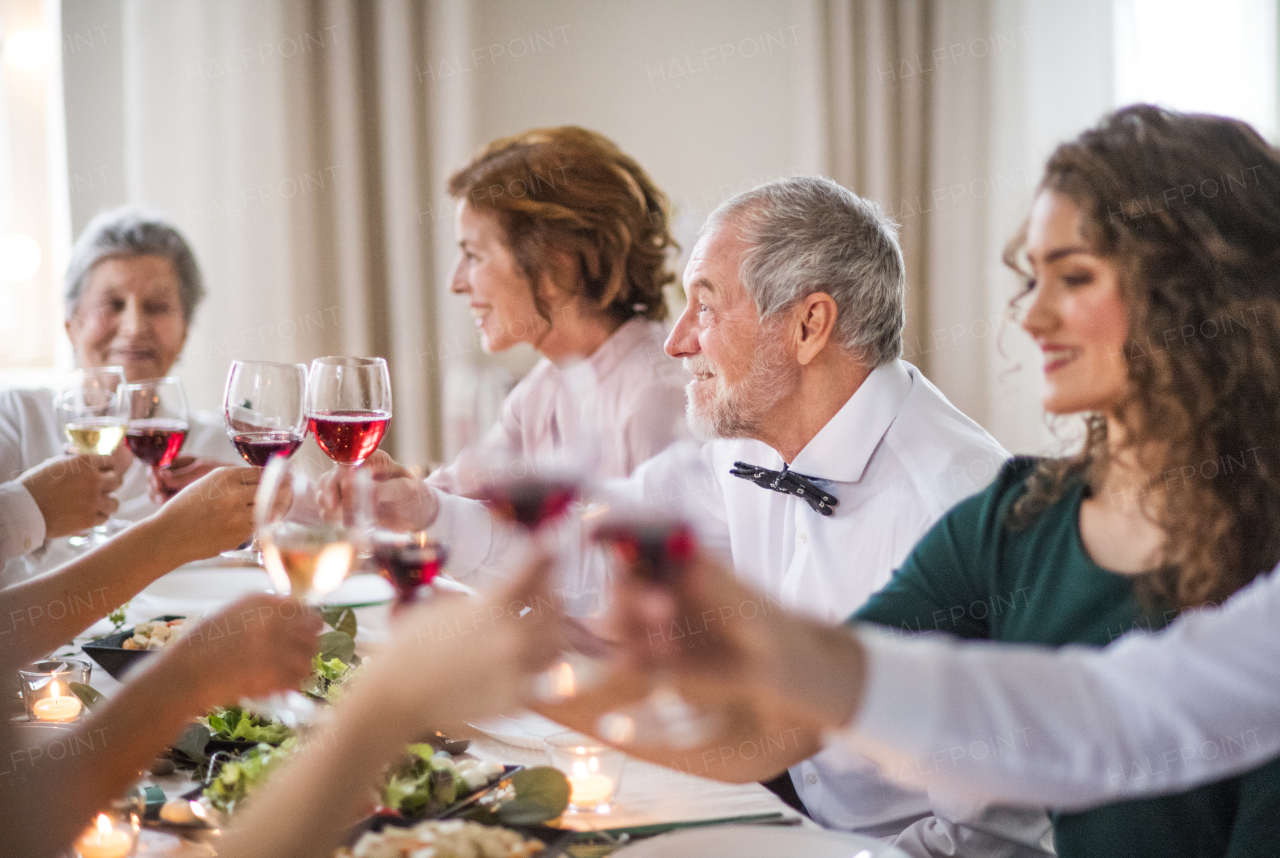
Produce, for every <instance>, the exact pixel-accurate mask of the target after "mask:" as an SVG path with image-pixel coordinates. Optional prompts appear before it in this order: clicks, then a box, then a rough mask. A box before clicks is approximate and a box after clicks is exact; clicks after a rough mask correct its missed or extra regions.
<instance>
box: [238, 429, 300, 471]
mask: <svg viewBox="0 0 1280 858" xmlns="http://www.w3.org/2000/svg"><path fill="white" fill-rule="evenodd" d="M231 443H232V444H235V445H236V449H237V450H239V451H240V455H241V456H243V457H244V460H245V461H246V462H248V463H249V464H250V465H253V466H254V467H255V468H265V467H266V466H267V462H269V461H270V460H271V457H272V456H284V457H285V458H286V459H287V458H288V457H290V456H292V455H293V451H294V450H296V449H298V445H300V444H301V443H302V436H301V435H296V434H294V433H293V432H241V433H240V434H238V435H236V436H235V437H234V438H232V439H231Z"/></svg>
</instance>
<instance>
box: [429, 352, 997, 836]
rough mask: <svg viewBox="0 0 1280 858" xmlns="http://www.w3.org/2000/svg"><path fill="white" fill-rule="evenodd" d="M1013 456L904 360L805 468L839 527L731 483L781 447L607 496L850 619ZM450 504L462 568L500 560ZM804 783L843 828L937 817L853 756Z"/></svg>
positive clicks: (725, 456)
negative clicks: (673, 512)
mask: <svg viewBox="0 0 1280 858" xmlns="http://www.w3.org/2000/svg"><path fill="white" fill-rule="evenodd" d="M1007 456H1008V454H1007V453H1006V452H1005V451H1004V449H1003V448H1001V447H1000V445H999V444H998V443H997V442H996V441H995V439H994V438H992V437H991V436H990V435H989V434H987V432H986V431H984V430H983V429H982V427H980V426H979V425H978V424H977V423H975V422H973V421H972V420H970V419H969V418H968V417H966V416H965V415H964V414H963V413H961V412H960V411H959V410H958V409H956V407H955V406H953V405H952V404H951V403H950V402H948V401H947V399H946V397H944V396H943V395H942V393H941V392H940V391H939V390H938V389H937V388H936V387H934V386H933V384H931V383H930V382H929V381H928V379H926V378H925V377H924V375H923V374H922V373H920V371H919V370H917V369H916V368H915V367H913V366H911V365H910V364H908V363H906V362H904V361H894V362H892V363H889V364H886V365H884V366H881V367H878V368H877V369H876V370H874V371H873V372H872V373H871V374H870V375H869V376H868V377H867V379H866V381H864V382H863V384H862V385H861V386H860V387H859V388H858V390H857V391H856V392H855V393H854V394H853V396H851V397H850V398H849V400H848V402H846V403H845V404H844V406H843V407H841V409H840V410H839V411H838V412H837V413H836V414H835V416H834V417H832V418H831V420H830V421H828V423H827V424H826V425H825V426H824V427H823V428H822V429H821V430H820V431H819V432H818V433H817V435H815V436H814V437H813V439H812V440H811V441H810V442H809V443H808V445H806V446H805V448H804V449H803V450H801V451H800V453H799V454H798V455H797V456H796V458H795V461H794V462H792V464H791V467H792V470H794V471H796V472H797V473H800V474H804V475H806V476H808V477H810V478H813V479H814V481H815V482H816V483H817V484H818V485H819V486H821V487H822V488H823V489H824V490H825V491H827V492H828V493H830V494H832V495H835V496H836V498H837V499H838V500H839V504H838V505H837V506H836V507H835V510H834V514H833V515H831V516H829V517H826V516H822V515H820V514H819V513H818V512H816V511H814V510H813V509H812V508H810V506H809V505H808V504H807V503H806V502H805V501H803V500H801V499H799V498H797V497H795V496H794V495H787V494H782V493H779V492H775V491H771V490H769V489H766V488H762V487H760V486H757V485H755V484H754V483H751V482H749V481H747V480H744V479H740V478H738V477H734V476H731V475H730V473H729V470H730V468H731V467H732V466H733V463H734V462H735V461H745V462H748V463H750V464H753V465H760V466H763V467H766V468H770V469H774V470H778V469H781V468H782V466H783V461H782V458H781V457H780V456H779V455H778V453H777V452H776V451H775V450H773V449H772V448H770V447H769V446H768V445H766V444H764V443H761V442H759V441H753V440H744V439H724V440H716V441H711V442H709V443H707V444H704V445H702V446H701V447H698V448H694V450H693V451H692V452H691V451H690V449H689V447H687V446H686V447H681V446H679V445H678V446H677V447H673V448H672V449H670V450H668V451H667V452H664V453H662V454H660V455H658V456H656V457H654V458H653V459H650V460H649V461H648V462H646V463H644V464H643V465H641V466H640V467H639V468H638V469H636V472H635V473H634V474H633V475H632V476H631V478H630V479H627V480H619V481H612V482H610V483H609V484H608V485H607V493H608V494H609V495H611V496H613V497H617V498H620V499H622V500H624V501H627V502H631V503H633V504H645V505H648V506H657V507H660V508H666V509H671V508H673V506H678V507H679V508H681V509H683V510H684V512H685V514H686V515H687V516H688V517H689V518H690V520H691V522H692V524H693V526H694V527H695V529H696V530H697V532H698V538H699V541H700V543H701V544H702V546H703V547H704V548H707V549H709V550H711V551H713V552H715V553H718V554H720V556H721V557H723V558H724V559H726V560H730V561H731V562H732V564H733V567H734V569H735V571H736V573H737V574H738V576H739V577H740V578H742V579H743V580H744V581H745V582H746V583H748V584H750V585H751V586H752V587H754V588H756V589H757V590H759V591H760V592H762V593H764V594H766V595H767V596H768V597H770V598H772V599H776V600H778V602H780V603H781V604H782V605H784V606H785V607H787V608H789V609H792V610H797V611H800V612H802V613H805V614H807V615H809V616H812V617H816V618H819V619H823V620H827V621H829V622H839V621H842V620H844V619H845V618H846V617H848V616H849V615H850V614H851V613H853V611H854V610H855V609H856V608H858V607H859V606H861V605H862V603H863V602H865V601H866V600H867V597H868V596H870V595H871V594H872V593H874V592H875V591H876V590H878V589H879V588H880V587H882V586H884V584H886V583H887V582H888V581H889V578H890V576H891V575H892V573H893V570H894V569H896V568H897V567H898V566H899V565H900V564H901V563H902V561H903V560H904V559H905V558H906V556H907V553H908V552H909V551H910V550H911V549H912V548H913V547H914V546H915V544H916V542H917V541H918V540H919V539H920V537H921V536H923V535H924V533H925V531H926V530H928V529H929V527H931V526H932V525H933V524H934V522H936V521H937V520H938V519H939V518H941V516H942V514H943V513H944V512H946V511H947V510H948V509H949V508H950V507H951V506H952V505H954V504H955V503H957V502H958V501H960V500H962V499H963V498H966V497H968V496H969V495H971V494H973V493H975V492H977V491H979V490H981V489H982V488H984V487H985V486H986V485H987V484H988V483H989V482H990V481H991V480H992V479H993V478H994V477H995V475H996V473H997V472H998V471H999V469H1000V465H1001V464H1002V463H1003V462H1004V460H1005V459H1006V458H1007ZM695 459H696V460H695ZM699 464H701V465H702V466H704V467H705V470H704V471H703V472H702V473H703V474H705V477H703V476H699V475H698V473H697V467H696V466H697V465H699ZM441 506H442V514H443V515H444V516H445V517H446V521H448V522H449V524H448V525H446V526H450V527H451V528H454V529H455V532H456V534H457V535H456V537H455V540H460V541H461V542H462V543H464V544H463V545H461V546H460V547H461V551H460V552H456V553H455V555H454V556H453V557H452V558H451V562H450V570H451V571H454V572H455V574H457V572H459V571H461V572H462V573H465V572H466V571H467V569H468V564H476V565H480V564H482V563H483V564H490V563H493V562H494V561H495V560H496V557H497V555H498V553H499V551H500V549H499V548H498V547H497V546H498V543H500V542H501V540H500V539H494V538H493V533H494V531H493V529H492V526H491V525H490V526H488V527H487V528H486V527H485V526H484V525H482V524H481V523H480V522H479V520H478V519H477V517H476V516H475V515H474V513H473V511H470V510H466V509H463V508H461V506H462V505H461V504H460V503H459V499H442V504H441ZM467 543H469V544H467ZM459 561H460V562H459ZM581 586H582V587H584V588H586V587H590V586H592V582H591V581H590V580H584V581H583V582H582V585H581ZM791 776H792V780H793V781H794V782H795V784H796V789H797V791H798V793H799V794H800V797H801V799H802V800H803V801H804V803H805V807H806V808H807V809H808V810H809V812H810V813H811V814H812V815H813V816H814V818H815V819H817V820H818V821H819V822H821V823H822V824H824V825H827V826H829V827H834V828H843V829H858V830H863V831H877V830H880V829H883V830H885V831H889V830H893V831H897V830H901V829H902V828H903V827H904V826H905V825H906V824H907V823H908V822H910V821H911V820H913V819H917V818H919V817H921V816H924V815H927V814H928V813H929V812H930V804H929V800H928V798H927V797H926V796H925V795H924V794H923V793H919V792H909V791H905V790H901V789H897V788H896V787H893V786H892V785H889V784H886V783H885V782H884V781H883V779H882V778H881V777H880V775H879V773H878V772H877V770H876V769H875V767H874V765H873V764H871V763H870V762H869V761H867V760H865V759H861V758H859V757H857V756H856V755H851V754H848V753H845V752H844V751H843V750H841V749H832V750H829V751H824V752H823V753H822V754H819V755H818V756H816V757H814V758H812V759H810V760H806V761H805V762H803V763H800V764H799V765H798V766H794V767H792V769H791Z"/></svg>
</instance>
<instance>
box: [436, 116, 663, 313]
mask: <svg viewBox="0 0 1280 858" xmlns="http://www.w3.org/2000/svg"><path fill="white" fill-rule="evenodd" d="M449 194H450V195H451V196H452V197H453V198H454V199H458V200H466V201H467V203H468V204H469V205H471V206H472V207H473V208H475V209H476V210H477V211H487V212H492V213H493V214H495V215H496V216H497V217H498V220H499V223H500V224H501V225H502V227H503V231H504V232H505V234H506V238H507V242H506V243H507V246H508V247H509V248H510V249H511V253H512V256H514V257H515V261H516V265H518V266H519V268H520V271H521V273H522V274H524V275H525V277H527V278H528V280H529V282H530V284H536V283H539V282H540V281H541V278H542V275H543V274H550V275H551V276H552V280H553V282H556V285H557V286H559V287H560V288H561V289H566V290H568V291H569V292H570V293H571V294H572V293H573V291H574V290H575V289H577V290H580V294H581V295H582V296H583V297H585V298H586V299H587V300H588V301H590V302H591V303H592V304H593V305H594V306H595V307H597V308H598V309H599V310H600V311H602V312H603V313H604V314H605V315H607V316H609V317H611V318H613V319H614V320H616V321H618V322H624V321H626V320H628V319H630V318H633V317H636V316H642V317H644V318H646V319H655V320H662V319H665V318H666V317H667V305H666V302H665V300H664V296H663V291H662V290H663V287H664V286H666V285H667V284H668V283H671V282H673V281H674V280H675V274H673V273H672V272H670V271H669V270H667V257H668V252H669V251H672V250H678V245H677V244H676V242H675V239H674V238H672V236H671V232H670V229H669V227H668V219H669V205H668V202H667V198H666V196H665V195H664V194H663V193H662V191H660V190H658V188H657V186H656V185H654V183H653V180H652V179H650V178H649V176H648V175H647V174H646V173H645V172H644V170H642V169H641V168H640V165H639V164H637V163H636V162H635V161H634V160H632V159H631V158H630V157H628V156H627V155H625V154H624V153H623V152H622V151H621V150H620V149H619V148H618V147H617V146H615V145H614V144H613V142H612V141H610V140H609V139H608V138H606V137H604V136H603V135H601V134H597V133H596V132H594V131H588V130H587V129H585V128H578V127H575V126H564V127H560V128H534V129H531V130H529V131H525V132H523V133H522V134H517V135H515V136H513V137H503V138H500V139H498V140H494V141H493V142H491V143H490V144H489V145H487V146H485V147H484V149H483V150H481V151H480V153H479V154H478V155H476V157H475V158H473V159H472V160H471V163H469V164H467V165H466V166H465V167H463V168H462V169H461V170H458V171H457V172H456V173H454V174H453V175H452V176H450V177H449ZM557 252H558V253H561V254H566V255H567V257H568V258H569V259H570V260H572V262H571V265H572V267H573V269H575V270H573V271H571V272H563V271H559V270H557V268H556V266H555V265H554V255H555V254H556V253H557ZM566 274H568V275H569V276H567V277H566V276H565V275H566ZM557 275H560V276H557ZM566 280H569V281H571V282H564V281H566ZM533 298H534V304H535V306H536V307H537V309H538V313H539V314H540V315H541V316H542V317H543V319H545V320H546V321H547V322H548V323H550V322H551V315H550V310H549V308H548V307H547V306H546V304H545V300H544V296H542V295H540V294H539V290H538V289H536V288H535V289H533Z"/></svg>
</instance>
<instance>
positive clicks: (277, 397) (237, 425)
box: [222, 360, 307, 564]
mask: <svg viewBox="0 0 1280 858" xmlns="http://www.w3.org/2000/svg"><path fill="white" fill-rule="evenodd" d="M306 389H307V368H306V366H305V365H303V364H300V363H295V364H287V363H271V362H269V361H244V360H236V361H232V362H231V369H230V371H229V372H228V373H227V386H226V388H225V390H224V391H223V394H222V416H223V419H224V420H225V421H226V427H227V437H229V438H230V439H231V443H232V444H234V445H235V448H236V450H237V451H238V452H239V453H240V455H241V457H243V458H244V460H245V461H246V462H248V463H249V464H250V465H252V466H253V467H255V468H261V467H265V466H266V464H267V462H268V461H270V460H271V458H272V457H273V456H284V457H286V458H288V457H289V456H292V455H293V453H294V451H295V450H297V449H298V447H299V446H301V444H302V439H303V438H304V437H306V433H307V417H306ZM257 543H258V540H257V536H255V537H254V541H253V544H252V545H251V546H250V547H249V548H247V549H236V550H234V551H224V552H222V556H223V557H226V558H228V559H234V560H245V561H248V562H251V563H255V564H261V563H262V552H261V551H259V550H258V544H257Z"/></svg>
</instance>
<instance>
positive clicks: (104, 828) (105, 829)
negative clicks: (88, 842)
mask: <svg viewBox="0 0 1280 858" xmlns="http://www.w3.org/2000/svg"><path fill="white" fill-rule="evenodd" d="M95 824H96V825H97V826H98V833H99V834H110V833H111V820H110V818H108V817H107V815H106V814H105V813H100V814H98V818H97V819H96V820H95Z"/></svg>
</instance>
